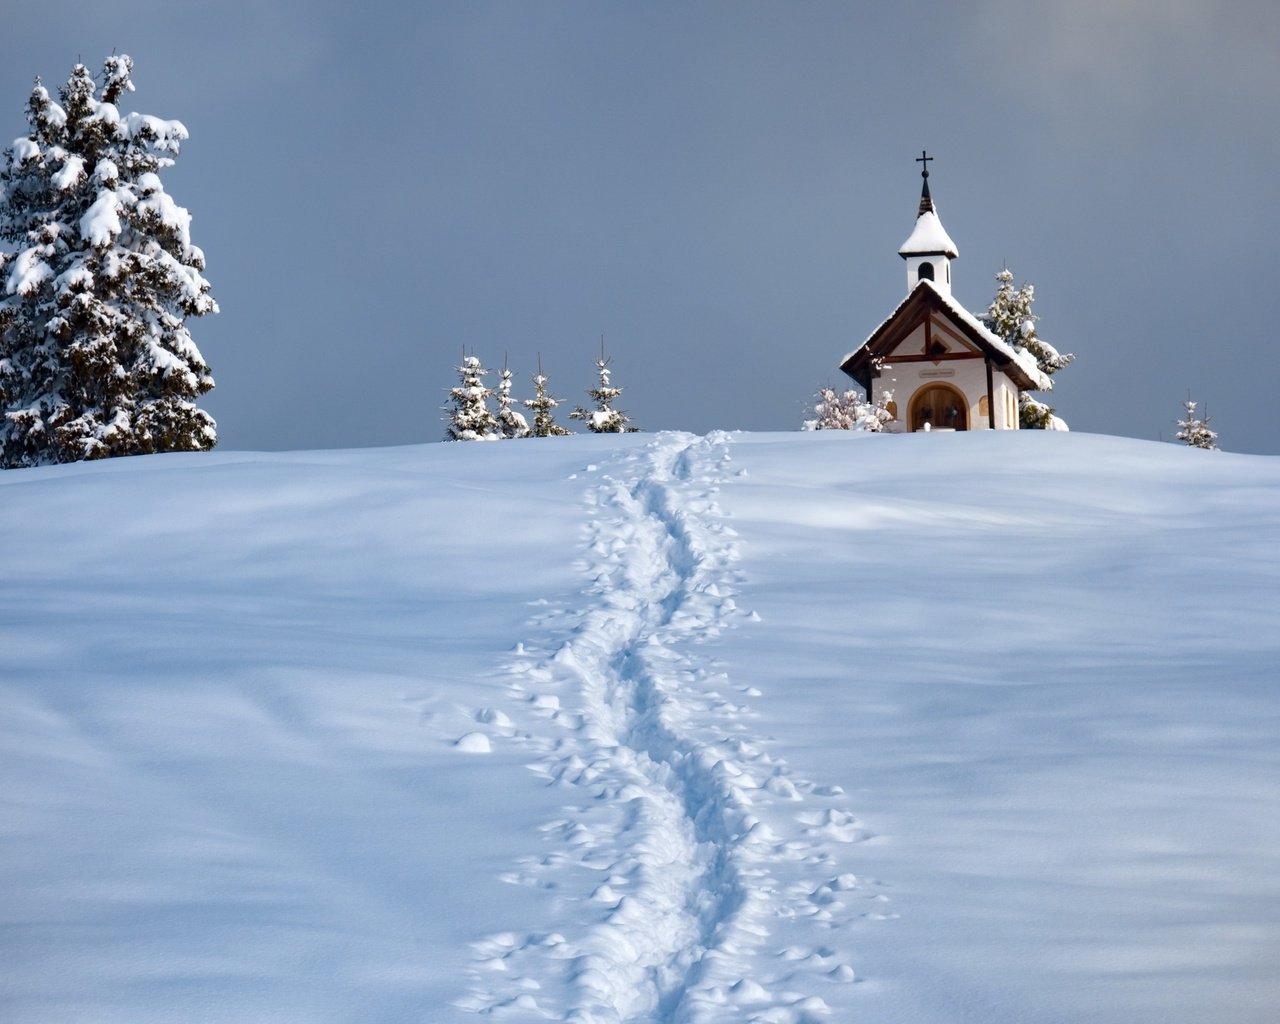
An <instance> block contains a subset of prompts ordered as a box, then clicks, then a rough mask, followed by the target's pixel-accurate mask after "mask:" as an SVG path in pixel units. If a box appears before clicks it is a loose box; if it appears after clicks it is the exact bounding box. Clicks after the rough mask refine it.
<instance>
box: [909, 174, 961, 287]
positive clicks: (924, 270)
mask: <svg viewBox="0 0 1280 1024" xmlns="http://www.w3.org/2000/svg"><path fill="white" fill-rule="evenodd" d="M932 159H933V157H931V156H929V154H928V153H927V152H924V151H921V153H920V155H919V156H918V157H916V161H917V162H918V163H920V164H921V165H922V166H923V170H922V171H921V172H920V176H921V178H923V179H924V183H923V185H922V186H921V188H920V207H919V209H918V211H917V212H916V226H915V229H914V230H913V231H912V232H911V235H910V237H908V238H907V240H906V241H905V242H903V243H902V248H900V249H899V250H898V255H899V256H901V257H902V258H903V259H904V260H906V261H907V291H911V290H912V289H913V288H915V287H916V285H917V284H919V282H920V281H921V280H926V281H932V282H933V284H934V286H935V287H936V288H937V289H938V290H939V291H941V292H943V293H944V294H947V295H950V294H951V261H952V260H953V259H956V258H957V257H959V255H960V253H959V251H958V250H957V249H956V243H955V242H953V241H951V236H950V235H948V234H947V232H946V229H945V228H944V227H943V226H942V221H940V220H939V219H938V211H937V210H936V209H934V206H933V196H932V195H931V194H930V193H929V161H930V160H932Z"/></svg>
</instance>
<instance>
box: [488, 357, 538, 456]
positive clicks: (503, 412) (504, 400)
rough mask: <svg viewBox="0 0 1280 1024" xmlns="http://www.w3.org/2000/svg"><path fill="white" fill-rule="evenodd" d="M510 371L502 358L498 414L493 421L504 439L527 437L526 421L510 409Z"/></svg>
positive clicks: (511, 403)
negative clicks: (495, 421)
mask: <svg viewBox="0 0 1280 1024" xmlns="http://www.w3.org/2000/svg"><path fill="white" fill-rule="evenodd" d="M513 404H514V400H513V399H512V397H511V371H510V370H509V369H508V368H507V358H506V356H503V357H502V376H501V377H500V378H499V379H498V412H497V415H496V416H495V419H496V420H497V423H498V431H499V433H501V435H502V436H503V437H504V438H513V437H529V436H530V434H531V433H532V431H530V430H529V423H528V421H527V420H526V419H525V418H524V416H522V415H521V414H520V413H519V412H517V411H516V410H515V409H513V408H512V405H513Z"/></svg>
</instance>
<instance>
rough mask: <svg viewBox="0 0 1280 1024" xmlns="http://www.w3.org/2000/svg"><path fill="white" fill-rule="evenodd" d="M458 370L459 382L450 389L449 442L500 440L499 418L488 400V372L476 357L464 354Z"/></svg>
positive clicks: (489, 393)
mask: <svg viewBox="0 0 1280 1024" xmlns="http://www.w3.org/2000/svg"><path fill="white" fill-rule="evenodd" d="M455 369H456V370H457V371H458V384H457V386H456V387H453V388H450V389H449V404H448V405H447V406H445V412H447V413H448V414H449V426H448V427H447V428H446V430H445V439H446V440H448V441H497V440H499V439H500V438H501V437H502V431H501V430H500V429H499V427H498V421H497V420H496V419H495V418H494V415H493V413H491V412H490V411H489V399H490V398H492V397H493V389H492V388H489V387H486V386H485V382H484V380H485V377H487V376H488V375H489V371H488V370H486V369H485V368H484V367H483V366H482V365H481V364H480V360H479V359H477V358H476V357H475V356H468V355H464V356H463V357H462V365H461V366H458V367H455Z"/></svg>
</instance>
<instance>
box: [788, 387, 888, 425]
mask: <svg viewBox="0 0 1280 1024" xmlns="http://www.w3.org/2000/svg"><path fill="white" fill-rule="evenodd" d="M815 397H816V398H817V400H818V401H817V403H816V404H815V405H814V407H813V412H814V418H813V419H811V420H805V421H804V423H803V424H802V425H801V429H802V430H869V431H872V432H875V433H879V432H880V431H883V430H884V428H885V426H886V424H888V423H891V422H892V421H893V413H892V412H890V411H889V403H890V402H892V401H893V393H892V392H890V391H883V392H881V393H880V395H879V396H878V397H877V399H876V401H875V403H874V404H872V403H871V402H868V401H866V400H865V399H864V398H863V397H862V395H861V394H860V393H859V392H857V391H853V390H850V391H846V392H844V393H843V394H840V393H839V392H837V391H836V390H835V388H818V392H817V394H816V395H815Z"/></svg>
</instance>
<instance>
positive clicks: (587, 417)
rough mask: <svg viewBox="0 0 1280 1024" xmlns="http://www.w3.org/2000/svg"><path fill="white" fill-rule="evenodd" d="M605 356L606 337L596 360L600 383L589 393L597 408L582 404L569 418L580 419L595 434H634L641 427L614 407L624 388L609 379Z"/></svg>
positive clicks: (601, 340)
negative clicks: (614, 384)
mask: <svg viewBox="0 0 1280 1024" xmlns="http://www.w3.org/2000/svg"><path fill="white" fill-rule="evenodd" d="M610 361H611V360H609V359H606V358H605V354H604V338H601V339H600V358H599V359H597V360H596V370H597V372H598V373H599V374H600V383H599V384H598V385H597V386H596V387H594V388H591V389H590V390H588V391H587V394H588V395H590V396H591V400H592V401H593V402H595V405H596V407H595V409H584V408H582V406H578V408H576V409H574V410H573V412H571V413H569V419H571V420H580V421H581V422H583V423H585V424H586V425H587V429H588V430H590V431H591V432H592V433H593V434H632V433H636V432H637V431H638V430H639V428H638V427H633V426H631V423H630V420H628V418H627V415H626V413H624V412H621V411H620V410H618V409H615V408H613V401H614V399H616V398H617V397H618V396H619V395H621V394H622V388H619V387H614V386H613V384H612V383H611V382H610V379H609V363H610Z"/></svg>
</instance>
